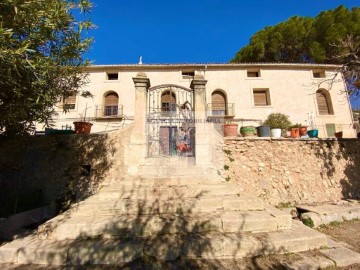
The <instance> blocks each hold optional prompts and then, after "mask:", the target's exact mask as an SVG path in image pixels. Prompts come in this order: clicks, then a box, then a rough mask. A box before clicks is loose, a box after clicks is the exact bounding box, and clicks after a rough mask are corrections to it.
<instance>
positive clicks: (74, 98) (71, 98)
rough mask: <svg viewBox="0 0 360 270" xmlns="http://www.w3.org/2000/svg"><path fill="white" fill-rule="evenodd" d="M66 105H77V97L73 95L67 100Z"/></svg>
mask: <svg viewBox="0 0 360 270" xmlns="http://www.w3.org/2000/svg"><path fill="white" fill-rule="evenodd" d="M64 103H65V104H75V103H76V95H71V96H69V97H67V98H65V101H64Z"/></svg>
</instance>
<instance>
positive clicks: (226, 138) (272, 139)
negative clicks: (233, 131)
mask: <svg viewBox="0 0 360 270" xmlns="http://www.w3.org/2000/svg"><path fill="white" fill-rule="evenodd" d="M358 140H359V139H358V138H339V139H338V138H272V137H225V138H224V141H225V142H227V141H296V142H298V141H302V142H308V141H358Z"/></svg>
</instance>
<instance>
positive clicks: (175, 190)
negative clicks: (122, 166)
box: [0, 158, 327, 266]
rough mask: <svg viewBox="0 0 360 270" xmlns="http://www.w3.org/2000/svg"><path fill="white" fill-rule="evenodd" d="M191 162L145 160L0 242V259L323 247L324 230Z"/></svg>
mask: <svg viewBox="0 0 360 270" xmlns="http://www.w3.org/2000/svg"><path fill="white" fill-rule="evenodd" d="M191 162H192V161H191V159H190V158H186V159H181V158H175V159H158V160H156V159H155V160H154V159H153V160H149V161H148V162H147V164H145V165H144V166H142V167H141V168H140V172H141V177H128V176H126V177H123V178H122V179H120V180H119V181H118V182H116V183H113V184H111V185H109V186H106V187H103V188H102V189H101V190H100V191H99V193H98V194H96V195H94V196H91V197H89V198H88V199H86V200H85V201H82V202H80V203H78V204H76V205H74V206H73V207H72V208H71V209H69V210H68V211H67V212H65V213H63V214H61V215H58V216H57V217H55V218H54V219H52V220H49V221H48V222H46V223H44V224H42V225H40V226H39V227H38V230H37V233H36V234H31V235H29V236H26V237H23V238H19V239H16V240H14V241H12V242H10V243H8V244H6V245H3V246H1V247H0V263H14V264H47V265H84V264H107V265H122V266H124V265H128V264H131V263H132V262H134V261H149V260H153V261H176V260H179V259H189V260H191V259H196V258H201V259H211V260H214V259H215V260H219V259H237V258H243V257H252V256H257V255H261V254H275V253H289V252H300V251H306V250H310V249H315V248H320V247H322V246H326V245H327V239H326V237H325V235H323V234H321V233H318V232H316V231H313V230H311V229H309V228H307V227H305V226H304V225H302V224H301V223H300V222H297V221H293V220H292V219H291V216H290V215H289V214H287V213H284V212H282V211H280V210H278V209H276V208H273V207H270V206H268V205H266V204H264V202H263V201H262V200H261V199H259V198H257V197H254V196H251V195H249V194H243V193H242V192H240V191H239V188H238V186H237V185H235V184H231V183H227V182H223V181H221V179H219V178H218V177H217V176H215V175H213V174H209V175H207V174H206V173H204V171H203V170H202V169H201V168H197V167H196V166H195V165H194V164H190V163H191ZM160 175H161V177H159V176H160Z"/></svg>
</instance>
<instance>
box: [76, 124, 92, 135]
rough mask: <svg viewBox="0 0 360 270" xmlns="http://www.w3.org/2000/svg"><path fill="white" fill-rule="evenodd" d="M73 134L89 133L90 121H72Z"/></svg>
mask: <svg viewBox="0 0 360 270" xmlns="http://www.w3.org/2000/svg"><path fill="white" fill-rule="evenodd" d="M73 124H74V127H75V134H90V132H91V127H92V125H93V124H92V123H89V122H73Z"/></svg>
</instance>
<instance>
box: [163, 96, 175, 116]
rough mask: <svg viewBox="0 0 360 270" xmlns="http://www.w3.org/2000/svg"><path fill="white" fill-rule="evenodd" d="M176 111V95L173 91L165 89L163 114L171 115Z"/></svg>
mask: <svg viewBox="0 0 360 270" xmlns="http://www.w3.org/2000/svg"><path fill="white" fill-rule="evenodd" d="M175 112H176V96H175V94H174V93H173V92H171V91H165V92H163V93H162V94H161V115H162V116H164V117H167V116H171V115H173V114H175Z"/></svg>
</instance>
